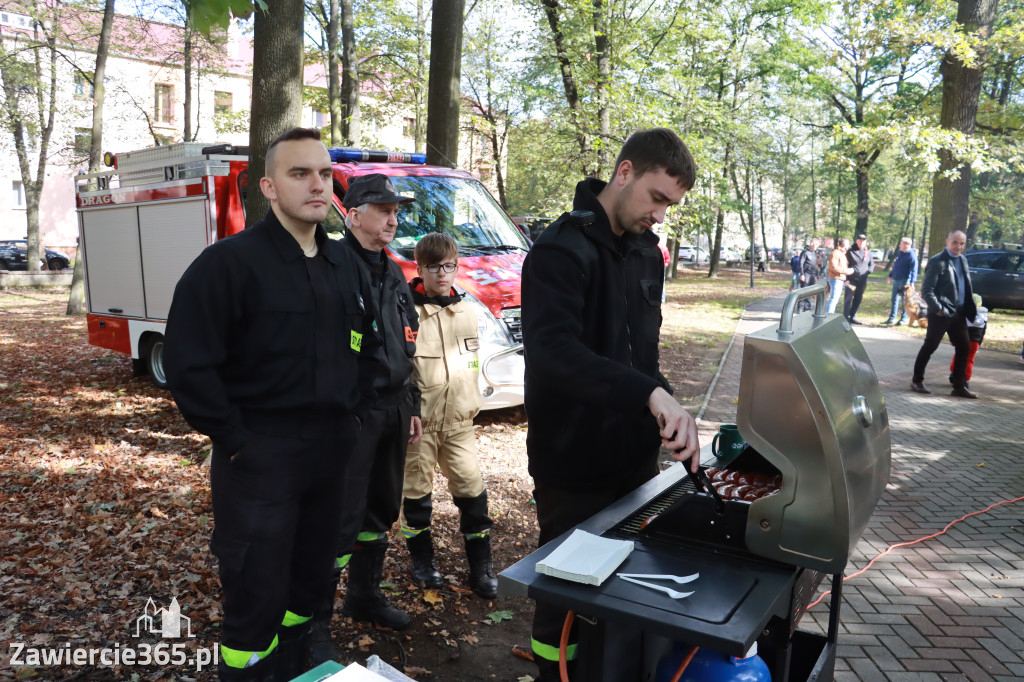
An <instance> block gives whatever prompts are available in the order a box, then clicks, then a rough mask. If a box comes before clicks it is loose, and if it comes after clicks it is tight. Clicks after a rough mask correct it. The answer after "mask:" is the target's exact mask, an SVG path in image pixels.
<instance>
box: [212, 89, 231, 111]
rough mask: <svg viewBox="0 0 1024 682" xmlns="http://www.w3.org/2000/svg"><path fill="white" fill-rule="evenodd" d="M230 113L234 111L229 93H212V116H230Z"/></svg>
mask: <svg viewBox="0 0 1024 682" xmlns="http://www.w3.org/2000/svg"><path fill="white" fill-rule="evenodd" d="M232 111H234V107H233V106H232V96H231V93H230V92H215V93H213V113H214V114H230V113H231V112H232Z"/></svg>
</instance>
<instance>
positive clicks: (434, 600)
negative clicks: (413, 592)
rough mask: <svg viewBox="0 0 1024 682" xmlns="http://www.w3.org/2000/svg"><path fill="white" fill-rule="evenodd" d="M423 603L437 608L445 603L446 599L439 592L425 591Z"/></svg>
mask: <svg viewBox="0 0 1024 682" xmlns="http://www.w3.org/2000/svg"><path fill="white" fill-rule="evenodd" d="M423 601H425V602H427V603H428V604H430V605H433V606H436V605H437V604H442V603H444V597H442V596H441V593H440V592H438V591H437V590H425V591H424V592H423Z"/></svg>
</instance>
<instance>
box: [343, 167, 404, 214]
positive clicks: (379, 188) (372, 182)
mask: <svg viewBox="0 0 1024 682" xmlns="http://www.w3.org/2000/svg"><path fill="white" fill-rule="evenodd" d="M413 201H416V200H415V199H414V198H412V197H407V196H403V195H401V194H399V193H398V192H396V191H395V186H394V185H393V184H391V178H389V177H388V176H386V175H384V174H383V173H371V174H370V175H360V176H359V177H356V178H352V179H351V180H350V181H349V183H348V191H347V192H345V199H344V200H343V201H342V202H341V205H342V206H344V207H345V208H346V209H349V208H353V207H355V206H362V205H363V204H408V203H410V202H413Z"/></svg>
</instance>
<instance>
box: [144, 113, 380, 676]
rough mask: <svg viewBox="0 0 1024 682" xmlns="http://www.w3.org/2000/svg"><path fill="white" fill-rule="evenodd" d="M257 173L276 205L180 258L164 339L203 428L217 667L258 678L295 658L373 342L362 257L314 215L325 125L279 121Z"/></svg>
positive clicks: (327, 174)
mask: <svg viewBox="0 0 1024 682" xmlns="http://www.w3.org/2000/svg"><path fill="white" fill-rule="evenodd" d="M266 173H267V175H266V177H264V178H263V179H262V180H260V185H259V186H260V189H261V190H262V191H263V193H264V194H265V195H266V196H267V198H268V199H270V204H271V210H270V212H269V213H267V216H266V217H265V218H264V219H263V220H261V221H259V222H258V223H256V224H255V225H253V226H252V227H250V228H249V229H247V230H245V231H243V232H241V233H239V234H237V235H235V236H233V237H229V238H227V239H223V240H221V241H218V242H217V243H215V244H213V245H212V246H210V247H208V248H207V249H205V250H204V251H203V252H202V253H201V254H200V255H199V257H198V258H196V260H195V261H194V262H193V263H192V265H190V266H189V268H188V270H186V271H185V274H184V275H182V277H181V280H180V281H179V282H178V285H177V287H176V288H175V291H174V299H173V301H172V303H171V309H170V313H169V315H168V318H167V337H166V344H165V346H164V367H165V369H166V371H167V381H168V384H169V385H170V389H171V392H172V394H173V395H174V399H175V401H176V402H177V404H178V408H179V409H180V410H181V413H182V415H184V417H185V419H186V420H188V422H189V424H191V425H192V426H193V427H194V428H195V429H196V430H197V431H199V432H201V433H204V434H206V435H208V436H209V437H210V439H211V440H212V441H213V455H212V458H211V465H210V466H211V469H210V486H211V488H212V491H213V516H214V521H215V522H216V529H215V530H214V532H213V540H212V542H211V543H210V546H211V549H212V550H213V553H214V554H215V555H216V556H217V559H218V563H219V569H220V581H221V589H222V590H223V592H224V597H223V602H222V603H223V613H224V616H223V622H222V624H221V628H220V632H221V641H220V661H219V673H220V679H221V680H245V681H252V682H255V681H263V680H269V679H280V680H286V679H292V678H293V677H296V676H298V675H300V674H301V673H302V672H304V670H305V666H304V662H305V661H306V660H307V659H308V648H309V636H308V633H309V629H310V628H309V621H310V618H311V616H312V614H313V610H314V609H315V606H316V603H317V600H318V598H319V595H320V594H321V593H322V586H323V585H325V584H326V583H327V581H328V580H329V578H330V575H331V565H332V563H333V562H334V550H335V548H336V543H337V541H338V531H339V526H340V523H341V519H342V517H343V515H344V512H343V509H344V507H345V505H347V504H349V505H350V504H351V502H350V501H349V500H346V498H344V497H343V496H341V495H340V494H339V489H340V488H341V485H342V483H343V480H344V474H345V469H346V467H347V465H348V463H349V456H350V452H351V449H352V448H351V443H352V442H353V441H354V440H355V437H356V434H357V433H358V432H359V426H358V421H357V419H356V417H355V416H354V413H355V412H356V411H357V410H360V409H362V405H363V403H364V402H365V399H366V393H367V391H366V390H360V388H359V384H360V382H359V377H360V374H363V375H364V376H365V375H366V374H367V372H365V371H362V370H361V369H360V367H359V365H361V364H363V363H364V362H365V360H364V357H365V356H363V355H362V353H363V352H367V353H370V354H372V353H373V345H374V333H373V329H372V322H373V320H372V318H370V317H369V316H368V312H369V311H367V310H366V309H365V308H364V306H363V303H362V302H363V301H364V300H367V298H368V297H369V295H370V292H369V289H368V288H366V287H364V286H363V283H362V282H361V281H360V279H359V277H358V270H357V264H356V258H355V257H354V256H353V254H350V253H348V252H347V251H345V250H343V249H342V248H341V246H340V245H339V244H337V243H336V242H333V241H331V240H330V239H328V238H327V234H326V232H325V231H324V229H323V228H322V227H320V226H319V225H318V223H319V222H320V221H322V220H324V219H325V218H326V217H327V212H328V210H329V209H330V206H331V173H332V169H331V158H330V156H329V155H328V153H327V148H326V147H324V145H323V143H321V142H320V132H319V131H317V130H312V129H305V128H295V129H292V130H289V131H287V132H286V133H283V134H282V135H281V136H280V137H278V138H277V139H276V140H275V141H273V142H272V143H271V144H270V146H269V148H268V149H267V156H266ZM350 513H351V510H350Z"/></svg>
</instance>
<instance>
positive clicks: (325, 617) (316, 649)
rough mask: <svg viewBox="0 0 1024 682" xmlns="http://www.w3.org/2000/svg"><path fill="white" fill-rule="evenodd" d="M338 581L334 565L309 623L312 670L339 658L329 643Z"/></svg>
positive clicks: (335, 649)
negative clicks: (328, 581)
mask: <svg viewBox="0 0 1024 682" xmlns="http://www.w3.org/2000/svg"><path fill="white" fill-rule="evenodd" d="M340 580H341V569H340V568H338V566H337V564H335V566H334V572H333V573H332V574H331V579H330V584H329V585H327V586H326V587H325V588H324V595H323V598H322V599H321V600H320V603H319V604H317V606H316V609H315V610H314V611H313V619H312V621H310V645H309V650H310V651H309V659H310V667H312V668H315V667H316V666H318V665H320V664H321V663H324V662H326V661H337V660H338V658H339V656H340V654H339V653H338V648H337V647H336V646H334V642H333V641H331V616H332V615H334V595H335V594H336V593H337V591H338V582H339V581H340Z"/></svg>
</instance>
